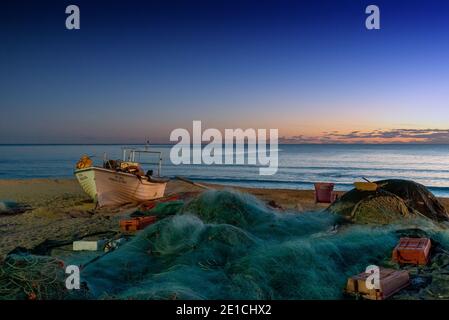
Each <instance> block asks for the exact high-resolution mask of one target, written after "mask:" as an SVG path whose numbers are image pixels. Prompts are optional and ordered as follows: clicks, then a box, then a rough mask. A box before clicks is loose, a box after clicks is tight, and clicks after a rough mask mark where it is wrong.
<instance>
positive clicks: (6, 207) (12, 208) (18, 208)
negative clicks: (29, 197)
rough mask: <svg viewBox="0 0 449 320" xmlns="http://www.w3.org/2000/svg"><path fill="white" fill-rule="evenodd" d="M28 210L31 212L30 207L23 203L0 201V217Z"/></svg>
mask: <svg viewBox="0 0 449 320" xmlns="http://www.w3.org/2000/svg"><path fill="white" fill-rule="evenodd" d="M28 210H31V207H30V206H29V205H27V204H24V203H18V202H14V201H0V216H2V215H14V214H19V213H23V212H25V211H28Z"/></svg>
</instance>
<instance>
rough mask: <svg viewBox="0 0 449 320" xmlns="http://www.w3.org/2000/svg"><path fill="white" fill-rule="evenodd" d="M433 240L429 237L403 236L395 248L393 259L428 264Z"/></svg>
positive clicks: (401, 261) (400, 261)
mask: <svg viewBox="0 0 449 320" xmlns="http://www.w3.org/2000/svg"><path fill="white" fill-rule="evenodd" d="M430 248H431V241H430V239H428V238H401V239H400V240H399V244H398V245H397V246H396V248H394V250H393V261H396V262H398V263H404V264H405V263H409V264H419V265H426V264H427V263H428V262H429V258H430Z"/></svg>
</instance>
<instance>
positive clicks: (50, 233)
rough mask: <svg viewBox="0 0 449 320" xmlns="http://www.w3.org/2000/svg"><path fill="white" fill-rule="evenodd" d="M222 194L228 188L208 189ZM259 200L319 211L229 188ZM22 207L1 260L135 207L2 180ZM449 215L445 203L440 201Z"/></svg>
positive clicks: (1, 221)
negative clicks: (98, 202)
mask: <svg viewBox="0 0 449 320" xmlns="http://www.w3.org/2000/svg"><path fill="white" fill-rule="evenodd" d="M208 186H209V187H211V188H216V189H223V188H231V187H229V186H220V185H211V184H208ZM232 188H233V189H237V190H240V191H242V192H248V193H251V194H253V195H255V196H257V197H258V198H259V199H261V200H262V201H264V202H266V203H268V202H270V201H271V205H276V206H280V207H282V208H283V209H285V210H295V211H298V212H304V211H314V210H322V209H325V208H326V207H327V205H326V204H315V202H314V193H313V191H311V190H283V189H257V188H241V187H232ZM203 190H204V189H202V188H199V187H196V186H193V185H190V184H187V183H185V182H181V181H176V180H173V181H170V182H169V184H168V187H167V192H166V194H170V193H191V194H192V195H195V194H196V193H199V192H202V191H203ZM4 200H10V201H15V202H19V203H25V204H28V205H30V206H31V208H32V209H31V210H29V211H27V212H25V213H21V214H16V215H10V216H9V215H0V240H1V241H0V257H1V256H4V255H5V254H7V253H8V252H10V251H11V250H13V249H15V248H17V247H24V248H27V249H31V248H33V247H35V246H37V245H39V244H41V243H42V242H44V241H45V240H59V241H61V240H68V241H69V240H72V239H75V238H82V237H83V236H85V235H88V234H92V233H97V232H107V231H111V230H113V231H117V230H118V221H119V220H120V219H122V218H123V216H125V215H127V214H129V213H131V212H133V211H134V210H135V209H136V206H135V205H127V206H123V207H121V208H118V209H110V208H104V209H100V210H94V209H95V208H94V204H93V202H92V201H91V200H90V198H89V197H88V196H87V195H86V194H85V193H84V192H83V191H82V190H81V188H80V186H79V185H78V183H77V181H76V180H74V179H29V180H0V201H4ZM440 200H441V202H442V203H443V205H444V206H445V207H446V209H448V210H449V199H447V198H440Z"/></svg>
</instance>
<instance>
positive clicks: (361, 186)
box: [354, 182, 378, 191]
mask: <svg viewBox="0 0 449 320" xmlns="http://www.w3.org/2000/svg"><path fill="white" fill-rule="evenodd" d="M354 186H355V188H356V189H357V190H360V191H376V190H377V187H378V186H377V183H374V182H354Z"/></svg>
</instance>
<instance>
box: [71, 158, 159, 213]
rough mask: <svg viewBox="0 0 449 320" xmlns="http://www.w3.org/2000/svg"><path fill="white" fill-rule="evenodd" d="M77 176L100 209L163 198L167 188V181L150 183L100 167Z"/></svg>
mask: <svg viewBox="0 0 449 320" xmlns="http://www.w3.org/2000/svg"><path fill="white" fill-rule="evenodd" d="M75 176H76V178H77V179H78V182H79V183H80V185H81V187H82V188H83V190H84V191H85V192H86V193H87V194H88V195H89V196H90V197H91V198H92V199H93V200H94V201H95V202H96V203H97V204H98V206H99V207H104V206H119V205H123V204H126V203H133V202H144V201H147V200H152V199H157V198H162V197H163V196H164V192H165V187H166V186H167V181H157V182H154V181H149V180H148V179H147V178H146V177H137V176H136V175H134V174H130V173H124V172H117V171H115V170H109V169H104V168H99V167H90V168H86V169H80V170H76V171H75Z"/></svg>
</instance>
